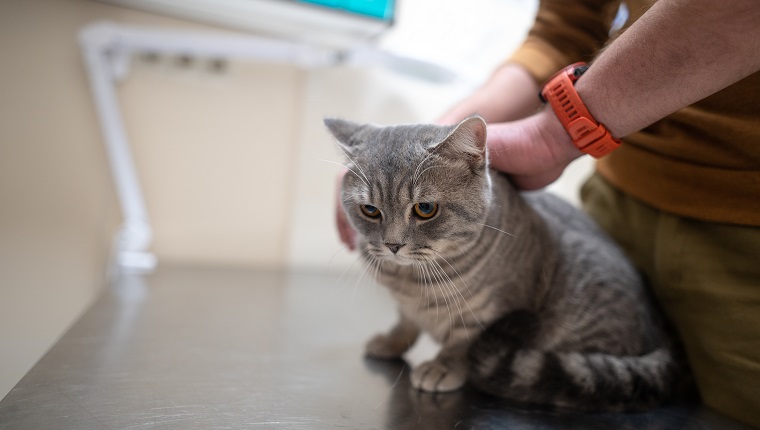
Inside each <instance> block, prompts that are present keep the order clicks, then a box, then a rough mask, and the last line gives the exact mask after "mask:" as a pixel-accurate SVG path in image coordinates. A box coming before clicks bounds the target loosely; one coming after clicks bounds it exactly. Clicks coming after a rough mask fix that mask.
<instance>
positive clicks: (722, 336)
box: [581, 174, 760, 428]
mask: <svg viewBox="0 0 760 430" xmlns="http://www.w3.org/2000/svg"><path fill="white" fill-rule="evenodd" d="M581 198H582V200H583V205H584V209H585V210H586V212H588V213H589V214H590V215H591V216H592V217H593V218H594V219H595V220H596V221H597V222H598V223H599V224H600V225H601V227H602V228H603V229H604V230H606V231H607V232H608V233H609V234H610V235H611V236H612V237H613V238H614V239H615V240H616V241H617V242H618V244H620V246H621V247H622V248H623V249H624V250H625V252H626V253H627V254H628V256H629V257H630V258H631V259H632V260H633V262H634V264H635V265H636V266H637V267H638V268H639V269H640V270H641V271H642V272H643V273H644V275H645V276H646V278H647V281H648V283H649V285H650V286H651V287H652V290H653V292H654V295H655V297H656V299H657V301H658V302H659V304H660V306H661V307H662V309H663V310H664V312H665V314H666V315H667V317H668V318H669V319H670V321H671V323H672V324H673V326H674V327H675V329H676V331H677V332H678V335H679V336H680V337H681V340H682V342H683V345H684V349H685V350H686V355H687V357H688V359H689V362H690V364H691V367H692V371H693V372H694V377H695V379H696V383H697V387H698V389H699V392H700V395H701V397H702V400H703V401H704V403H705V404H706V405H708V406H709V407H711V408H713V409H715V410H717V411H719V412H721V413H723V414H725V415H728V416H730V417H733V418H734V419H736V420H739V421H742V422H744V423H746V424H749V425H752V426H754V427H757V428H760V227H743V226H736V225H726V224H715V223H709V222H702V221H697V220H693V219H688V218H681V217H678V216H674V215H671V214H667V213H663V212H660V211H659V210H657V209H654V208H652V207H650V206H648V205H645V204H643V203H641V202H640V201H638V200H635V199H633V198H632V197H629V196H628V195H626V194H624V193H622V192H620V191H619V190H617V189H616V188H614V187H612V186H611V185H610V184H609V183H608V182H607V181H606V180H604V179H603V178H602V177H601V176H599V175H598V174H595V175H594V176H592V177H591V178H590V179H589V180H588V181H587V182H586V183H585V184H584V186H583V189H582V191H581ZM758 198H760V196H758Z"/></svg>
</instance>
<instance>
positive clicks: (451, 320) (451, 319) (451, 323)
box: [428, 260, 454, 335]
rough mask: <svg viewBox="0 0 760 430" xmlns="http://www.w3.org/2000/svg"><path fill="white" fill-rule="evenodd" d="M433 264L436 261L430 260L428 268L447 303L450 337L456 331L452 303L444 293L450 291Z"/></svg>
mask: <svg viewBox="0 0 760 430" xmlns="http://www.w3.org/2000/svg"><path fill="white" fill-rule="evenodd" d="M432 263H434V261H433V260H429V261H428V266H429V268H430V271H431V273H432V275H433V276H434V277H435V279H436V283H437V284H438V290H439V291H440V292H441V296H442V297H443V301H444V303H446V310H447V311H448V315H449V335H451V333H452V332H453V331H454V316H453V313H452V308H451V303H450V302H449V297H448V295H447V294H446V292H445V291H443V289H444V288H446V290H447V291H448V290H449V286H448V285H446V283H445V282H444V280H443V278H441V274H440V273H438V272H437V271H436V270H435V266H433V265H432Z"/></svg>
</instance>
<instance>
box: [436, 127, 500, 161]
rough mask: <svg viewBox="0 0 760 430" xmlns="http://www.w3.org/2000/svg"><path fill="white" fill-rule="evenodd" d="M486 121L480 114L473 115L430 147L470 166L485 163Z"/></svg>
mask: <svg viewBox="0 0 760 430" xmlns="http://www.w3.org/2000/svg"><path fill="white" fill-rule="evenodd" d="M487 129H488V127H487V126H486V121H485V120H484V119H483V117H481V116H480V115H473V116H470V117H468V118H466V119H464V120H463V121H462V122H460V123H459V124H457V126H456V127H454V129H453V130H452V131H451V132H450V133H449V135H448V136H446V138H445V139H443V141H441V142H439V143H437V144H435V145H433V146H432V147H431V148H430V149H431V150H434V151H435V152H436V153H437V154H440V155H442V156H444V157H447V158H450V159H452V160H462V161H465V162H467V164H469V165H470V167H471V168H479V167H482V166H484V165H485V164H486V162H487V159H486V133H487Z"/></svg>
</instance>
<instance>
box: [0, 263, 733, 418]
mask: <svg viewBox="0 0 760 430" xmlns="http://www.w3.org/2000/svg"><path fill="white" fill-rule="evenodd" d="M394 319H395V310H394V306H393V303H392V301H391V299H390V298H389V297H388V296H387V295H386V292H385V291H383V290H382V288H381V287H377V286H373V284H371V283H370V282H369V281H367V280H366V279H365V280H361V279H359V278H358V277H356V276H353V275H350V276H343V277H340V276H338V275H327V274H299V273H296V274H286V273H267V272H257V271H247V270H240V269H210V268H208V269H203V268H183V267H161V268H160V269H159V270H157V272H156V273H154V274H152V275H150V276H147V277H145V278H139V277H132V278H129V277H125V278H124V279H122V281H121V282H120V283H119V284H118V285H115V286H113V287H110V288H109V289H108V290H107V291H106V292H105V293H104V294H103V295H102V296H101V297H100V299H98V300H97V301H96V302H95V303H94V305H93V306H92V307H91V308H90V309H89V310H88V311H87V312H86V313H85V314H84V316H83V317H82V318H81V319H80V320H79V321H78V322H77V323H76V324H75V325H74V326H73V327H71V329H70V330H69V331H68V332H67V333H66V334H65V335H64V336H63V338H61V340H60V341H59V342H58V343H57V344H55V346H53V347H52V349H51V350H50V351H49V352H48V353H47V354H46V355H45V356H44V357H43V358H42V359H41V360H40V362H39V363H37V364H36V365H35V366H34V368H32V370H31V371H30V372H29V373H28V374H27V375H26V376H25V377H24V378H23V379H22V380H21V382H19V383H18V385H17V386H16V387H15V388H14V389H13V390H12V391H11V392H10V393H9V394H8V395H7V396H6V397H5V398H4V399H3V400H2V402H0V429H2V430H9V429H78V430H84V429H332V428H344V429H435V430H439V429H460V430H461V429H506V428H510V429H511V428H514V429H544V430H549V429H582V430H594V429H604V430H609V429H663V430H673V429H700V430H705V429H731V430H740V429H747V428H748V427H745V426H742V425H740V424H738V423H736V422H733V421H731V420H729V419H727V418H725V417H722V416H721V415H719V414H717V413H715V412H712V411H710V410H709V409H707V408H704V407H701V406H698V405H689V404H686V405H676V406H671V407H667V408H663V409H659V410H656V411H653V412H648V413H640V414H597V415H555V414H546V413H539V412H526V411H521V410H518V409H514V408H511V407H508V406H506V405H504V404H502V403H501V402H500V401H499V400H497V399H494V398H492V397H489V396H486V395H482V394H480V393H478V392H475V391H474V390H472V389H465V390H463V391H461V392H456V393H451V394H441V395H432V394H426V393H420V392H417V391H415V390H413V389H412V388H411V387H410V384H409V379H408V377H409V368H408V367H407V365H406V364H405V363H404V362H401V361H391V362H379V361H372V360H366V359H364V358H363V357H362V350H363V346H364V342H365V341H366V340H367V339H368V338H369V336H370V335H372V334H373V333H375V332H376V331H378V330H381V329H386V328H388V327H389V326H390V325H391V324H392V322H393V321H394ZM434 352H435V351H434V346H433V344H432V342H430V341H429V340H423V342H422V344H421V345H419V346H417V347H415V348H414V349H413V350H412V351H411V352H410V354H409V357H408V361H409V362H410V363H418V362H420V361H422V360H423V359H426V358H427V357H429V356H430V355H432V354H433V353H434Z"/></svg>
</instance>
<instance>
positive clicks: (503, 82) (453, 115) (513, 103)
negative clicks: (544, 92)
mask: <svg viewBox="0 0 760 430" xmlns="http://www.w3.org/2000/svg"><path fill="white" fill-rule="evenodd" d="M536 94H538V84H537V83H536V82H535V81H534V80H533V78H532V77H531V75H530V74H529V73H528V72H527V71H526V70H525V69H524V68H523V67H522V66H519V65H517V64H512V63H505V64H504V65H502V66H501V67H500V68H498V69H497V70H496V71H494V73H493V74H492V75H491V77H490V78H489V79H488V81H487V82H486V83H485V84H483V86H481V87H480V88H479V89H478V90H477V91H475V93H473V94H472V95H471V96H470V97H468V98H467V99H465V100H463V101H462V102H460V103H458V104H457V105H456V106H454V107H453V108H452V109H450V110H449V111H447V112H446V113H445V114H443V115H442V116H441V117H440V118H439V120H438V123H440V124H456V123H458V122H459V121H461V120H462V119H463V118H466V117H468V116H470V115H472V114H474V113H477V114H479V115H480V116H482V117H483V118H484V119H485V120H486V121H487V122H489V123H494V122H505V121H513V120H516V119H520V118H524V117H526V116H528V115H530V114H532V113H534V112H535V111H536V109H537V108H538V106H539V102H538V98H537V96H536Z"/></svg>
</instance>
